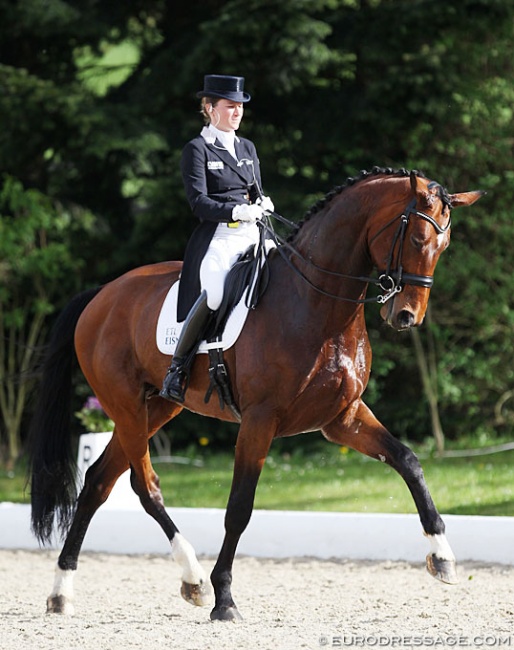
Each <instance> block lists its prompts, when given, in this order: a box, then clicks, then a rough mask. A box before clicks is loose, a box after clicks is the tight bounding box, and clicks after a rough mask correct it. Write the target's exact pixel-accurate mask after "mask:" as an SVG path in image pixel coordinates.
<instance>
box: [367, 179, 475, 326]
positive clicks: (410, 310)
mask: <svg viewBox="0 0 514 650" xmlns="http://www.w3.org/2000/svg"><path fill="white" fill-rule="evenodd" d="M404 180H405V182H408V179H406V178H405V179H404ZM482 195H483V192H481V191H475V192H463V193H460V194H448V193H447V191H446V190H445V189H444V188H443V187H442V186H441V185H439V184H438V183H436V182H434V181H429V180H428V179H426V178H423V177H422V176H419V175H418V174H417V173H415V172H411V174H410V199H409V200H408V202H407V204H406V205H405V206H404V209H403V211H402V212H401V213H400V214H397V215H396V216H395V217H394V218H393V219H391V213H390V210H389V211H388V212H387V213H386V211H380V210H379V211H378V212H377V214H376V217H374V218H373V222H372V224H371V225H370V230H369V239H368V246H369V250H370V255H371V258H372V260H373V263H374V265H375V266H376V267H377V269H378V270H379V275H380V286H381V288H382V290H383V292H384V293H383V296H382V300H383V306H382V308H381V310H380V314H381V316H382V318H383V319H384V320H385V321H386V322H387V323H388V324H389V325H390V326H391V327H393V328H394V329H397V330H404V329H408V328H410V327H415V326H417V325H421V323H422V322H423V319H424V317H425V312H426V309H427V304H428V298H429V295H430V288H431V287H432V283H433V276H434V270H435V267H436V264H437V261H438V259H439V256H440V255H441V253H442V252H443V251H444V250H445V249H446V248H447V247H448V245H449V243H450V226H451V220H450V212H451V209H452V208H458V207H460V206H462V205H471V204H473V203H475V201H477V200H478V199H479V198H480V197H481V196H482Z"/></svg>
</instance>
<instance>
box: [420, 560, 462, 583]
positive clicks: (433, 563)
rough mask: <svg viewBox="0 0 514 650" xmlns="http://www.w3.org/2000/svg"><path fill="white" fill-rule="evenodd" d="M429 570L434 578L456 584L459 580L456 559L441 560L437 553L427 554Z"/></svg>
mask: <svg viewBox="0 0 514 650" xmlns="http://www.w3.org/2000/svg"><path fill="white" fill-rule="evenodd" d="M427 571H428V572H429V573H430V575H431V576H434V578H437V579H438V580H441V582H446V583H447V584H449V585H455V584H457V583H458V582H459V579H458V577H457V568H456V565H455V560H441V558H438V557H436V556H435V555H432V554H430V555H427Z"/></svg>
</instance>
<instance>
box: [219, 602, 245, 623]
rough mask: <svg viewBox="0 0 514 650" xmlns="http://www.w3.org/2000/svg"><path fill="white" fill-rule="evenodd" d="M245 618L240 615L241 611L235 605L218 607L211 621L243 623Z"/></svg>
mask: <svg viewBox="0 0 514 650" xmlns="http://www.w3.org/2000/svg"><path fill="white" fill-rule="evenodd" d="M242 620H243V617H242V616H241V614H240V613H239V610H238V609H237V607H236V606H235V605H234V607H218V608H217V609H216V607H215V608H214V609H213V610H212V612H211V621H233V622H234V623H237V621H242Z"/></svg>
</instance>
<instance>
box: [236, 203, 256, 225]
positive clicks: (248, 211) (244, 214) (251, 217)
mask: <svg viewBox="0 0 514 650" xmlns="http://www.w3.org/2000/svg"><path fill="white" fill-rule="evenodd" d="M262 215H263V210H262V208H261V206H260V205H256V204H255V203H253V204H252V205H248V204H247V203H242V204H241V205H236V206H235V207H234V209H233V210H232V219H233V220H234V221H246V222H247V223H255V222H256V221H257V220H258V219H262Z"/></svg>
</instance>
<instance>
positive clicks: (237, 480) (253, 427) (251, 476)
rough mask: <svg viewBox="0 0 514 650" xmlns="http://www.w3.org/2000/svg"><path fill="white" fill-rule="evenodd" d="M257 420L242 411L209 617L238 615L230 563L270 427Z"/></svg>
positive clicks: (230, 618)
mask: <svg viewBox="0 0 514 650" xmlns="http://www.w3.org/2000/svg"><path fill="white" fill-rule="evenodd" d="M259 420H260V421H257V419H254V418H250V417H249V416H248V415H246V414H245V417H244V418H243V422H242V424H241V427H240V429H239V435H238V439H237V444H236V454H235V463H234V476H233V479H232V487H231V490H230V496H229V500H228V504H227V510H226V513H225V538H224V540H223V545H222V547H221V551H220V554H219V556H218V561H217V562H216V565H215V567H214V569H213V570H212V573H211V582H212V586H213V587H214V593H215V596H216V601H215V605H214V609H213V610H212V612H211V619H212V620H218V621H237V620H240V619H241V618H242V617H241V615H240V613H239V611H238V609H237V607H236V605H235V603H234V601H233V599H232V592H231V584H232V565H233V561H234V556H235V553H236V549H237V544H238V542H239V538H240V537H241V535H242V534H243V531H244V530H245V528H246V527H247V525H248V522H249V521H250V517H251V514H252V510H253V502H254V498H255V490H256V488H257V483H258V481H259V476H260V474H261V470H262V467H263V465H264V462H265V460H266V456H267V454H268V451H269V447H270V444H271V441H272V439H273V431H274V429H273V427H270V426H269V423H268V424H267V425H266V424H265V423H264V422H263V420H262V418H259Z"/></svg>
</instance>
